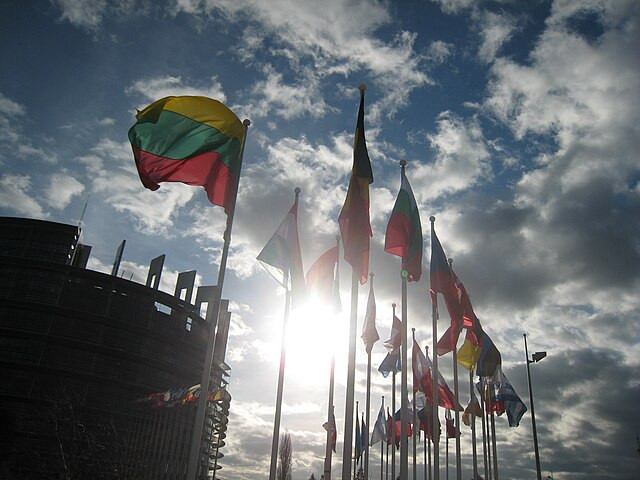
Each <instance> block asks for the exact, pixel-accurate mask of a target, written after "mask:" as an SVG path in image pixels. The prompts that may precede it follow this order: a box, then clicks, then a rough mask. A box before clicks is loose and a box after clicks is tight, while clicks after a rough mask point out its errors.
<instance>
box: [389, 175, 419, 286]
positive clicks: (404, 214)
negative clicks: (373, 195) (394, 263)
mask: <svg viewBox="0 0 640 480" xmlns="http://www.w3.org/2000/svg"><path fill="white" fill-rule="evenodd" d="M384 251H385V252H387V253H390V254H392V255H398V256H399V257H402V276H403V277H405V278H407V280H408V281H410V282H417V281H418V280H420V277H421V276H422V224H421V223H420V214H419V212H418V204H417V203H416V199H415V197H414V195H413V191H412V190H411V185H410V184H409V180H407V176H406V175H405V173H404V167H403V168H402V169H401V173H400V191H399V192H398V197H397V198H396V203H395V204H394V206H393V211H392V212H391V217H390V218H389V223H388V224H387V233H386V235H385V239H384Z"/></svg>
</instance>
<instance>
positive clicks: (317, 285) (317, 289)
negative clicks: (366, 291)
mask: <svg viewBox="0 0 640 480" xmlns="http://www.w3.org/2000/svg"><path fill="white" fill-rule="evenodd" d="M337 264H338V247H333V248H330V249H329V250H327V251H326V252H324V253H323V254H322V255H320V257H319V258H318V260H316V261H315V263H314V264H313V265H311V268H310V269H309V271H308V272H307V290H308V291H309V293H311V294H314V295H316V296H317V297H318V298H319V299H320V300H321V301H323V302H325V303H327V304H332V305H333V306H334V310H337V311H339V310H340V307H339V304H340V296H339V288H338V289H336V288H335V283H336V282H337V280H338V278H337V275H336V268H337ZM336 294H337V295H336Z"/></svg>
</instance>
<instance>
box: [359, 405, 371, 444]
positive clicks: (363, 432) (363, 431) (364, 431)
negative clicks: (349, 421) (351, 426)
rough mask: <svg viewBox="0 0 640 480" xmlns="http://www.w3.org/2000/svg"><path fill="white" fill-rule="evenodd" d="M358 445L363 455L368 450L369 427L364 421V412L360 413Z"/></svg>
mask: <svg viewBox="0 0 640 480" xmlns="http://www.w3.org/2000/svg"><path fill="white" fill-rule="evenodd" d="M360 445H361V446H362V452H363V453H364V451H365V450H366V449H367V448H369V427H368V425H367V424H366V423H365V421H364V412H363V413H362V423H361V424H360Z"/></svg>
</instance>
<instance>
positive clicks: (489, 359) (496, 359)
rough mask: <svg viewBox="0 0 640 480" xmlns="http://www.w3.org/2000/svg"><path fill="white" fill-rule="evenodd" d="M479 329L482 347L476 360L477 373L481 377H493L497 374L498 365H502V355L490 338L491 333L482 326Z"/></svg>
mask: <svg viewBox="0 0 640 480" xmlns="http://www.w3.org/2000/svg"><path fill="white" fill-rule="evenodd" d="M478 325H479V324H478ZM479 331H480V332H481V335H480V337H479V340H480V345H481V348H480V353H479V355H478V361H477V362H476V375H478V376H479V377H491V376H493V375H494V374H495V372H496V369H497V368H498V366H499V365H502V356H501V355H500V352H499V351H498V349H497V348H496V346H495V345H494V343H493V341H492V340H491V338H489V335H487V334H486V332H484V331H483V330H482V328H480V329H479ZM476 335H477V334H476Z"/></svg>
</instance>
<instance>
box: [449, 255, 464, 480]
mask: <svg viewBox="0 0 640 480" xmlns="http://www.w3.org/2000/svg"><path fill="white" fill-rule="evenodd" d="M449 267H450V268H451V269H452V271H453V259H451V258H450V259H449ZM452 346H453V393H454V395H455V396H456V402H458V403H459V400H458V398H460V397H459V393H458V347H457V345H452ZM455 407H456V408H455V411H454V416H455V421H456V480H462V463H461V461H460V428H459V427H460V411H459V410H458V405H455Z"/></svg>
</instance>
